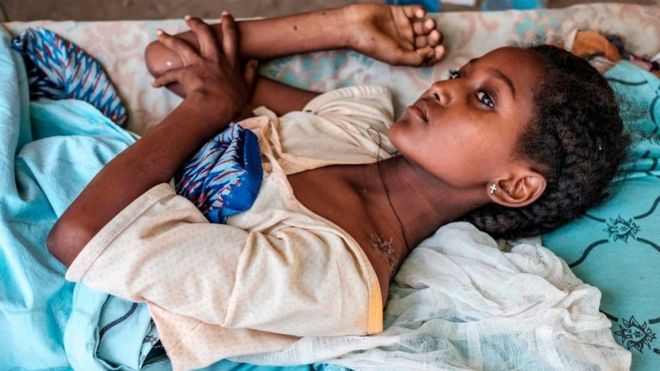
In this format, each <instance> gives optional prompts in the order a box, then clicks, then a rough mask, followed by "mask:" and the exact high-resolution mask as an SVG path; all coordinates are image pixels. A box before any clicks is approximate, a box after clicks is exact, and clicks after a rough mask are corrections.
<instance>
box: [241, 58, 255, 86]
mask: <svg viewBox="0 0 660 371" xmlns="http://www.w3.org/2000/svg"><path fill="white" fill-rule="evenodd" d="M258 66H259V62H257V60H256V59H250V60H249V61H248V62H247V63H246V64H245V72H244V73H243V76H244V78H245V83H246V84H247V86H253V85H254V82H255V80H256V78H257V67H258Z"/></svg>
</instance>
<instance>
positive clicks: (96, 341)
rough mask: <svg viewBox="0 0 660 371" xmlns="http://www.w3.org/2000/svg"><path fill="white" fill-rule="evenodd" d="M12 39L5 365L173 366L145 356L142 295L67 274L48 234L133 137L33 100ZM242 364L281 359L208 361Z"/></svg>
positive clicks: (5, 90)
mask: <svg viewBox="0 0 660 371" xmlns="http://www.w3.org/2000/svg"><path fill="white" fill-rule="evenodd" d="M9 43H10V37H9V35H8V34H7V33H6V32H4V30H2V29H0V190H2V191H1V192H0V277H1V279H0V335H1V336H2V339H1V340H0V341H1V345H0V369H2V370H5V369H46V368H47V369H78V370H86V371H87V370H105V369H120V368H121V369H148V370H154V369H158V370H160V369H170V365H169V361H168V360H167V358H165V357H162V356H161V357H157V358H154V359H152V360H151V361H150V362H149V360H148V359H147V360H146V361H145V357H146V356H147V354H148V353H149V350H150V349H151V348H152V346H153V345H154V343H155V342H156V341H157V340H158V335H157V332H156V329H155V327H154V326H153V322H152V321H151V318H150V316H149V313H148V311H147V307H146V305H145V304H144V303H139V304H138V303H131V302H128V301H125V300H122V299H119V298H116V297H112V296H109V295H107V294H104V293H100V292H96V291H93V290H91V289H89V288H86V287H85V286H83V285H75V284H73V283H71V282H67V281H65V280H64V272H65V267H64V266H63V265H62V264H61V263H60V262H58V261H57V260H56V259H55V258H53V257H52V256H51V255H50V253H49V252H48V249H47V248H46V244H45V239H46V236H47V234H48V231H49V230H50V228H51V227H52V225H53V224H54V222H55V220H56V219H57V218H58V217H59V216H60V215H61V214H62V213H63V212H64V210H65V209H66V208H67V207H68V205H69V204H70V203H71V202H72V201H73V200H74V199H75V197H76V196H77V195H78V194H79V193H80V192H81V191H82V189H83V188H84V187H85V186H86V185H87V183H88V182H89V181H90V180H91V179H92V178H93V177H94V175H95V174H96V173H97V172H98V171H99V170H100V169H101V168H102V167H103V165H104V164H106V163H107V162H109V161H110V160H111V159H112V158H113V157H114V156H116V155H117V154H118V153H120V152H121V151H123V150H124V149H125V148H126V147H128V146H129V145H130V144H132V143H133V142H135V140H136V138H135V137H134V136H133V135H131V134H130V133H128V132H126V131H124V130H123V129H121V128H119V127H118V126H117V125H115V124H114V123H112V122H111V121H110V120H109V119H108V118H106V117H105V116H103V115H102V114H101V113H100V112H99V111H97V110H96V109H95V108H94V107H92V106H91V105H89V104H87V103H85V102H82V101H76V100H62V101H48V100H43V101H39V102H30V101H29V92H28V81H27V76H26V73H25V69H24V66H23V62H22V60H21V57H20V56H19V55H18V54H16V53H15V52H14V51H12V50H11V49H10V47H9ZM314 368H315V369H324V368H326V366H325V365H317V366H315V367H314ZM328 368H330V367H328ZM246 369H252V370H277V369H283V368H277V367H276V368H273V367H264V368H261V367H254V366H251V365H247V364H239V363H234V362H230V361H226V360H224V361H221V362H218V363H216V364H214V365H213V366H211V367H209V370H246ZM309 369H312V366H311V365H310V366H300V367H288V368H286V370H288V371H295V370H298V371H302V370H309Z"/></svg>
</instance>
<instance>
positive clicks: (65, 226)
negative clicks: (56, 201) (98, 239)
mask: <svg viewBox="0 0 660 371" xmlns="http://www.w3.org/2000/svg"><path fill="white" fill-rule="evenodd" d="M92 237H93V234H92V233H90V232H89V230H88V229H87V228H86V227H84V226H81V225H77V224H72V223H66V222H63V221H62V220H58V222H57V223H55V225H54V226H53V228H52V229H51V230H50V232H49V233H48V236H47V237H46V246H47V247H48V251H49V252H50V253H51V254H52V255H53V256H54V257H55V258H56V259H57V260H59V261H60V262H61V263H62V264H64V265H65V266H67V267H68V266H70V265H71V263H73V260H74V259H75V258H76V257H77V256H78V254H79V253H80V251H81V250H82V249H83V247H85V245H87V243H88V242H89V241H90V240H91V239H92Z"/></svg>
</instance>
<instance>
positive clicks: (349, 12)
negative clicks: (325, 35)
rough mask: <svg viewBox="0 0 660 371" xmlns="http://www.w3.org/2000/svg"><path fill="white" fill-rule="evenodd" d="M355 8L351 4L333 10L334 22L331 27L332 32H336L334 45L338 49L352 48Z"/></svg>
mask: <svg viewBox="0 0 660 371" xmlns="http://www.w3.org/2000/svg"><path fill="white" fill-rule="evenodd" d="M354 8H355V6H354V5H353V4H350V5H346V6H344V7H341V8H337V9H333V11H336V12H337V14H336V17H335V20H336V22H333V23H334V24H332V25H331V27H333V30H336V31H338V32H336V33H335V35H336V37H337V39H336V44H337V47H338V48H349V49H352V48H353V47H354V37H353V26H354V20H353V18H354V17H355V10H354Z"/></svg>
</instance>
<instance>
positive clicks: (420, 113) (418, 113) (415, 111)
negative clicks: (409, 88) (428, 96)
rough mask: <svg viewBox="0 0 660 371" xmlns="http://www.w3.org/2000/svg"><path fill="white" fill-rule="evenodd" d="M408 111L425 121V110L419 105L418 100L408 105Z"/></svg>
mask: <svg viewBox="0 0 660 371" xmlns="http://www.w3.org/2000/svg"><path fill="white" fill-rule="evenodd" d="M408 111H409V112H410V114H411V115H413V116H416V117H417V118H418V119H420V120H421V121H423V122H424V123H426V112H424V109H423V108H422V107H420V102H416V103H415V104H413V105H412V106H410V107H408Z"/></svg>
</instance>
